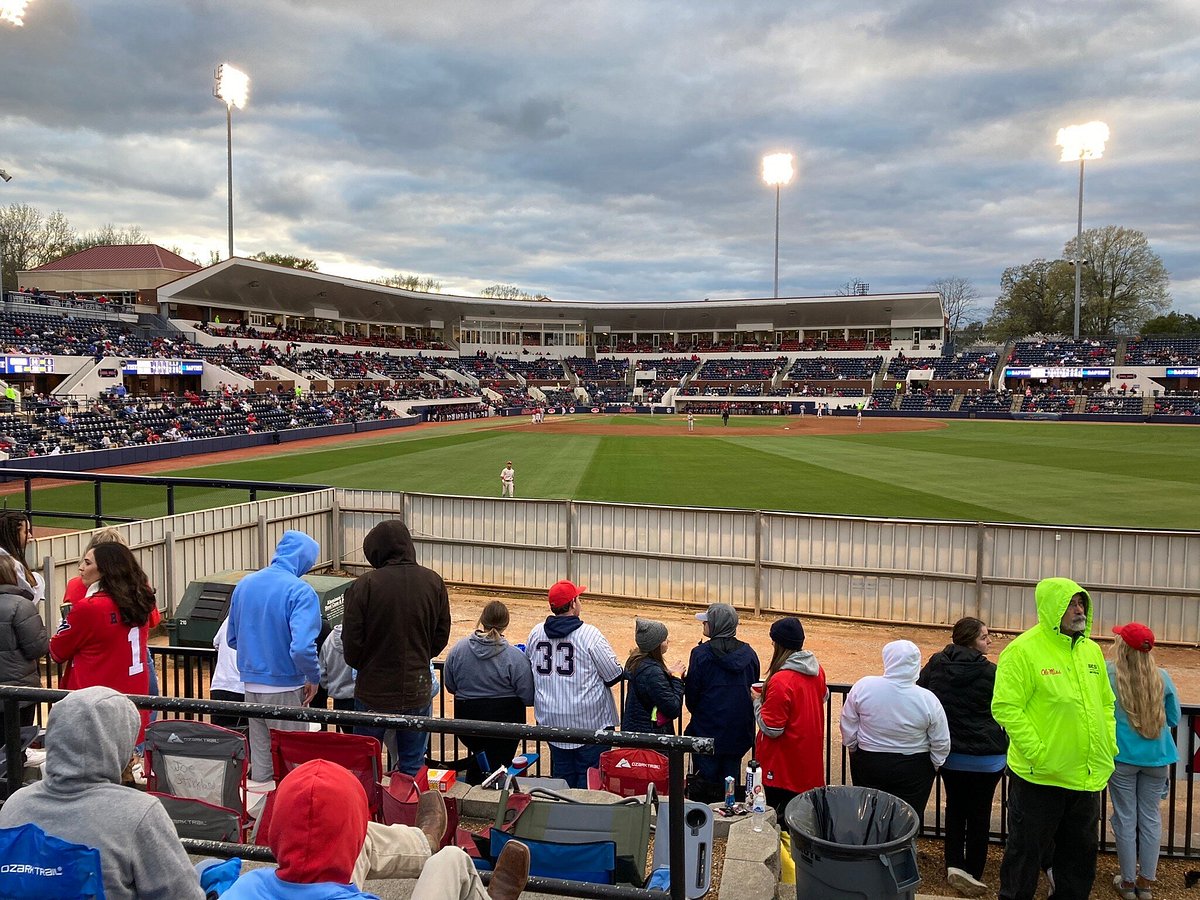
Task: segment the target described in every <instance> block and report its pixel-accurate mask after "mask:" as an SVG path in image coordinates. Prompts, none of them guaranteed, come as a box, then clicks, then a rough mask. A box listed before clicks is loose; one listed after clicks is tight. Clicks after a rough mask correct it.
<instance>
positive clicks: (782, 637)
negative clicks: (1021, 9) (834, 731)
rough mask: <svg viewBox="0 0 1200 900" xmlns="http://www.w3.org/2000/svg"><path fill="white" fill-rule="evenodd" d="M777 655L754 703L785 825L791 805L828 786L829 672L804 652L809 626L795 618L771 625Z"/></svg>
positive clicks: (768, 777) (764, 761)
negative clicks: (826, 679)
mask: <svg viewBox="0 0 1200 900" xmlns="http://www.w3.org/2000/svg"><path fill="white" fill-rule="evenodd" d="M771 641H772V642H773V643H774V645H775V652H774V653H773V655H772V656H771V665H770V667H769V668H768V669H767V678H766V681H765V682H764V683H763V688H762V694H761V696H759V697H755V698H754V717H755V719H757V721H758V739H757V740H756V741H755V744H754V752H755V755H756V756H757V757H758V762H759V765H760V766H761V767H762V768H761V772H762V779H763V787H764V788H765V791H766V795H767V803H768V804H770V805H771V807H773V808H774V810H775V813H776V815H777V816H778V817H779V819H780V820H781V821H782V819H783V810H784V807H786V806H787V804H788V801H789V800H791V799H792V798H793V797H795V796H796V795H797V794H803V793H804V792H805V791H809V790H812V789H813V788H815V787H821V786H822V785H823V784H825V759H824V751H825V700H826V699H827V698H828V697H829V689H828V688H826V686H825V670H824V669H822V668H821V666H820V664H819V663H818V662H817V658H816V657H815V656H813V654H812V653H811V652H810V651H808V650H805V649H804V626H803V625H802V624H801V623H800V620H799V619H797V618H796V617H795V616H788V617H786V618H783V619H779V620H777V621H776V622H775V623H774V624H773V625H772V626H771Z"/></svg>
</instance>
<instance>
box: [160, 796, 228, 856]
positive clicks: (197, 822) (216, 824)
mask: <svg viewBox="0 0 1200 900" xmlns="http://www.w3.org/2000/svg"><path fill="white" fill-rule="evenodd" d="M148 793H149V794H150V796H152V797H157V798H158V800H159V802H160V803H162V805H163V809H165V810H166V811H167V815H168V816H170V817H171V821H172V822H173V823H174V824H175V831H176V833H177V834H178V835H179V836H180V837H181V838H194V839H196V840H201V841H226V842H228V843H233V844H240V843H242V840H243V834H244V831H245V824H244V822H243V821H242V820H241V819H240V818H238V814H237V813H236V812H234V811H233V810H232V809H227V808H225V807H224V806H214V805H213V804H211V803H205V802H204V801H203V800H195V799H192V798H190V797H175V796H173V795H171V794H160V793H158V792H156V791H149V792H148Z"/></svg>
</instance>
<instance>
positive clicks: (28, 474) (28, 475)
mask: <svg viewBox="0 0 1200 900" xmlns="http://www.w3.org/2000/svg"><path fill="white" fill-rule="evenodd" d="M9 479H13V480H16V479H22V480H23V481H24V482H25V512H26V513H27V514H28V515H29V516H30V518H34V519H37V518H45V519H87V520H90V521H91V522H92V523H93V524H94V525H95V527H96V528H102V527H104V525H105V524H107V523H112V522H140V521H142V520H143V519H145V518H146V517H145V516H122V515H117V514H107V513H105V512H104V485H106V484H111V485H124V486H131V485H137V486H139V487H144V486H147V485H149V486H156V485H157V486H161V487H163V488H165V489H166V498H165V499H166V515H168V516H173V515H175V500H176V491H178V490H180V489H182V488H188V489H195V488H200V489H206V490H207V489H212V488H220V489H224V490H234V491H245V492H246V493H247V494H248V496H249V499H250V500H257V499H258V495H259V492H263V493H270V494H305V493H308V492H310V491H323V490H326V489H327V488H328V487H329V486H328V485H324V484H298V483H292V482H287V481H240V480H236V479H230V478H180V477H177V476H168V475H110V474H102V473H100V472H70V471H61V472H60V471H57V470H54V469H23V468H10V467H4V468H0V482H3V481H7V480H9ZM38 480H48V481H84V482H91V484H92V511H91V512H90V513H81V512H73V511H70V510H53V509H35V508H34V505H33V483H34V481H38Z"/></svg>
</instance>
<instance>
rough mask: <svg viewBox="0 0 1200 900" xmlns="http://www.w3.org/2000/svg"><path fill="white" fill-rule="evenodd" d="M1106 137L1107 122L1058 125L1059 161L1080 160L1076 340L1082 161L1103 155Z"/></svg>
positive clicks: (1079, 268)
mask: <svg viewBox="0 0 1200 900" xmlns="http://www.w3.org/2000/svg"><path fill="white" fill-rule="evenodd" d="M1107 140H1108V126H1107V125H1105V124H1104V123H1103V122H1088V123H1086V124H1084V125H1068V126H1067V127H1066V128H1060V129H1058V139H1057V141H1056V143H1057V144H1058V146H1060V147H1062V156H1061V157H1060V158H1059V160H1060V162H1075V161H1076V160H1079V209H1078V216H1077V218H1076V223H1075V253H1074V257H1075V258H1074V260H1073V262H1074V264H1075V330H1074V335H1075V340H1079V316H1080V309H1081V307H1082V300H1083V290H1082V288H1083V281H1082V278H1083V264H1084V261H1085V260H1084V258H1083V164H1084V162H1086V161H1087V160H1089V159H1099V158H1100V157H1102V156H1103V155H1104V142H1105V141H1107Z"/></svg>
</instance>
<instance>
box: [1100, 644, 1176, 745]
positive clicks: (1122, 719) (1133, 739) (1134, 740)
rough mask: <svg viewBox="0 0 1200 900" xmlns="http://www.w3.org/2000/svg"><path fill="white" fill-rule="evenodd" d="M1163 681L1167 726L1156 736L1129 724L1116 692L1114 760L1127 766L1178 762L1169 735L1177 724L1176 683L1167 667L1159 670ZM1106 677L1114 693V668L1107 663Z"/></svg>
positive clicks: (1115, 676)
mask: <svg viewBox="0 0 1200 900" xmlns="http://www.w3.org/2000/svg"><path fill="white" fill-rule="evenodd" d="M1158 674H1159V675H1161V676H1162V680H1163V705H1164V706H1165V707H1166V713H1167V725H1166V727H1165V728H1164V729H1163V730H1162V733H1161V734H1159V735H1158V737H1155V738H1144V737H1142V736H1141V735H1140V734H1138V733H1137V731H1136V730H1134V727H1133V726H1132V725H1130V724H1129V714H1128V713H1126V712H1125V710H1124V709H1122V708H1121V695H1120V694H1117V709H1116V713H1117V762H1119V763H1124V764H1125V765H1127V766H1146V767H1147V768H1150V767H1154V766H1173V765H1175V763H1177V762H1179V748H1178V747H1176V746H1175V740H1174V739H1173V738H1172V737H1171V729H1172V728H1174V727H1175V726H1176V725H1178V724H1179V714H1180V712H1179V695H1178V694H1176V693H1175V683H1174V682H1173V681H1171V676H1170V675H1168V674H1167V670H1166V669H1159V670H1158ZM1108 680H1109V682H1110V683H1111V684H1112V689H1113V693H1114V694H1116V693H1117V670H1116V667H1115V666H1114V665H1113V664H1112V662H1109V663H1108Z"/></svg>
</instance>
